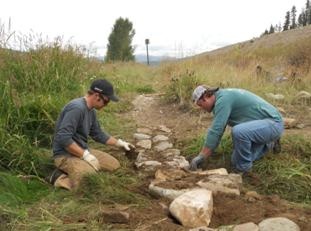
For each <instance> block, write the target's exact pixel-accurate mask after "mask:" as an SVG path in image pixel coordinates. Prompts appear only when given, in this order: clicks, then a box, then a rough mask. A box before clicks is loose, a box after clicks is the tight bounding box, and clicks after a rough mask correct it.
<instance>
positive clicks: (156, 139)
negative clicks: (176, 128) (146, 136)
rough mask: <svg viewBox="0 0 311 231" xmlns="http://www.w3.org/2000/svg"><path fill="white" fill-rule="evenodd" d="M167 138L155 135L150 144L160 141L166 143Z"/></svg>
mask: <svg viewBox="0 0 311 231" xmlns="http://www.w3.org/2000/svg"><path fill="white" fill-rule="evenodd" d="M167 140H168V137H167V136H164V135H156V136H155V137H153V138H152V142H154V143H157V142H160V141H167Z"/></svg>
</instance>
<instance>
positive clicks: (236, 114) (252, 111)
mask: <svg viewBox="0 0 311 231" xmlns="http://www.w3.org/2000/svg"><path fill="white" fill-rule="evenodd" d="M215 96H216V101H215V106H214V108H213V111H212V112H213V115H214V119H213V122H212V125H211V127H210V128H209V129H208V131H207V135H206V138H205V144H204V146H205V147H208V148H209V149H211V150H215V149H216V148H217V146H218V144H219V142H220V139H221V137H222V135H223V133H224V131H225V128H226V126H227V125H229V126H231V127H233V126H235V125H237V124H240V123H244V122H248V121H253V120H262V119H272V120H274V121H276V122H281V121H282V116H281V114H280V113H279V111H278V110H277V109H276V108H275V107H274V106H272V105H271V104H270V103H268V102H267V101H265V100H264V99H262V98H261V97H259V96H257V95H255V94H253V93H251V92H249V91H247V90H243V89H235V88H226V89H220V90H218V91H217V92H215Z"/></svg>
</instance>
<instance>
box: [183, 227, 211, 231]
mask: <svg viewBox="0 0 311 231" xmlns="http://www.w3.org/2000/svg"><path fill="white" fill-rule="evenodd" d="M189 231H217V229H212V228H208V227H207V226H201V227H198V228H194V229H189Z"/></svg>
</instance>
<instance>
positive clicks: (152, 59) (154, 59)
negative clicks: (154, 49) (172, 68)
mask: <svg viewBox="0 0 311 231" xmlns="http://www.w3.org/2000/svg"><path fill="white" fill-rule="evenodd" d="M176 59H177V58H175V57H170V56H153V55H150V56H149V63H150V64H152V65H156V64H158V63H160V62H163V61H169V60H176ZM135 60H136V62H138V63H147V56H146V55H145V54H137V55H135Z"/></svg>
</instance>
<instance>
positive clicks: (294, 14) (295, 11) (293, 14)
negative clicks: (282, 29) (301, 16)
mask: <svg viewBox="0 0 311 231" xmlns="http://www.w3.org/2000/svg"><path fill="white" fill-rule="evenodd" d="M296 13H297V10H296V6H293V7H292V11H291V16H292V18H291V19H292V20H291V25H290V29H295V28H296V27H297V23H296Z"/></svg>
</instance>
